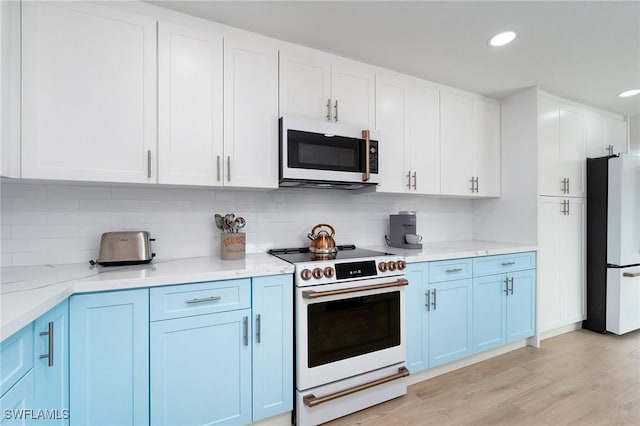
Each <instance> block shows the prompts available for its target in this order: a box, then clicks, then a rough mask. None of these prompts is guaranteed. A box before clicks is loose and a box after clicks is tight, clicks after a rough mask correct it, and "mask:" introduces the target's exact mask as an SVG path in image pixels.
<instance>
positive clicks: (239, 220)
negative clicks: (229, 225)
mask: <svg viewBox="0 0 640 426" xmlns="http://www.w3.org/2000/svg"><path fill="white" fill-rule="evenodd" d="M246 224H247V221H245V220H244V218H243V217H236V219H235V220H234V221H233V229H234V231H233V232H238V231H239V230H240V229H242V228H244V226H245V225H246Z"/></svg>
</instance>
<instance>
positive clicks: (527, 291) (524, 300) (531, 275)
mask: <svg viewBox="0 0 640 426" xmlns="http://www.w3.org/2000/svg"><path fill="white" fill-rule="evenodd" d="M507 277H508V278H510V279H511V280H512V283H511V284H510V286H511V290H510V292H509V294H508V295H507V296H506V301H507V343H510V342H515V341H517V340H522V339H526V338H527V337H531V336H533V334H534V332H535V318H536V309H535V299H536V298H535V289H536V271H535V270H533V269H530V270H527V271H518V272H513V273H510V274H508V275H507ZM474 296H475V294H474Z"/></svg>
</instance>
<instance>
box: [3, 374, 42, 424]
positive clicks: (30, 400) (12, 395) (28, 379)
mask: <svg viewBox="0 0 640 426" xmlns="http://www.w3.org/2000/svg"><path fill="white" fill-rule="evenodd" d="M34 389H35V385H34V372H33V369H31V370H29V372H28V373H27V374H25V375H24V376H23V377H22V378H21V379H20V380H18V382H17V383H16V384H14V385H13V387H11V389H9V390H8V391H7V392H6V393H5V394H4V395H2V397H0V414H1V417H0V424H1V425H2V426H14V425H33V424H40V420H39V419H37V410H36V408H35V404H34ZM42 424H46V423H42Z"/></svg>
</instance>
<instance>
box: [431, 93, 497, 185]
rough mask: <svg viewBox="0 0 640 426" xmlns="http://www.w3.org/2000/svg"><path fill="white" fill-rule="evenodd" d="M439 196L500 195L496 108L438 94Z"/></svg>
mask: <svg viewBox="0 0 640 426" xmlns="http://www.w3.org/2000/svg"><path fill="white" fill-rule="evenodd" d="M440 159H441V164H440V170H441V174H440V176H441V190H442V194H443V195H456V196H480V197H497V196H500V187H501V186H500V106H499V105H497V104H494V103H491V102H486V101H482V100H479V99H472V98H469V97H465V96H463V95H458V94H454V93H451V92H446V91H441V92H440Z"/></svg>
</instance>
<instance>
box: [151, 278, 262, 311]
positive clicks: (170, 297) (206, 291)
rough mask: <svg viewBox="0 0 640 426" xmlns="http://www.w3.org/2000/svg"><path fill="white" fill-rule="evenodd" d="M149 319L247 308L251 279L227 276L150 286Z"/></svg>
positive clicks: (249, 301) (249, 305)
mask: <svg viewBox="0 0 640 426" xmlns="http://www.w3.org/2000/svg"><path fill="white" fill-rule="evenodd" d="M150 303H151V305H150V306H151V307H150V309H151V321H158V320H165V319H171V318H181V317H186V316H193V315H204V314H213V313H217V312H226V311H233V310H236V309H248V308H250V307H251V280H250V279H248V278H247V279H239V280H227V281H213V282H202V283H193V284H178V285H172V286H167V287H154V288H151V290H150Z"/></svg>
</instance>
